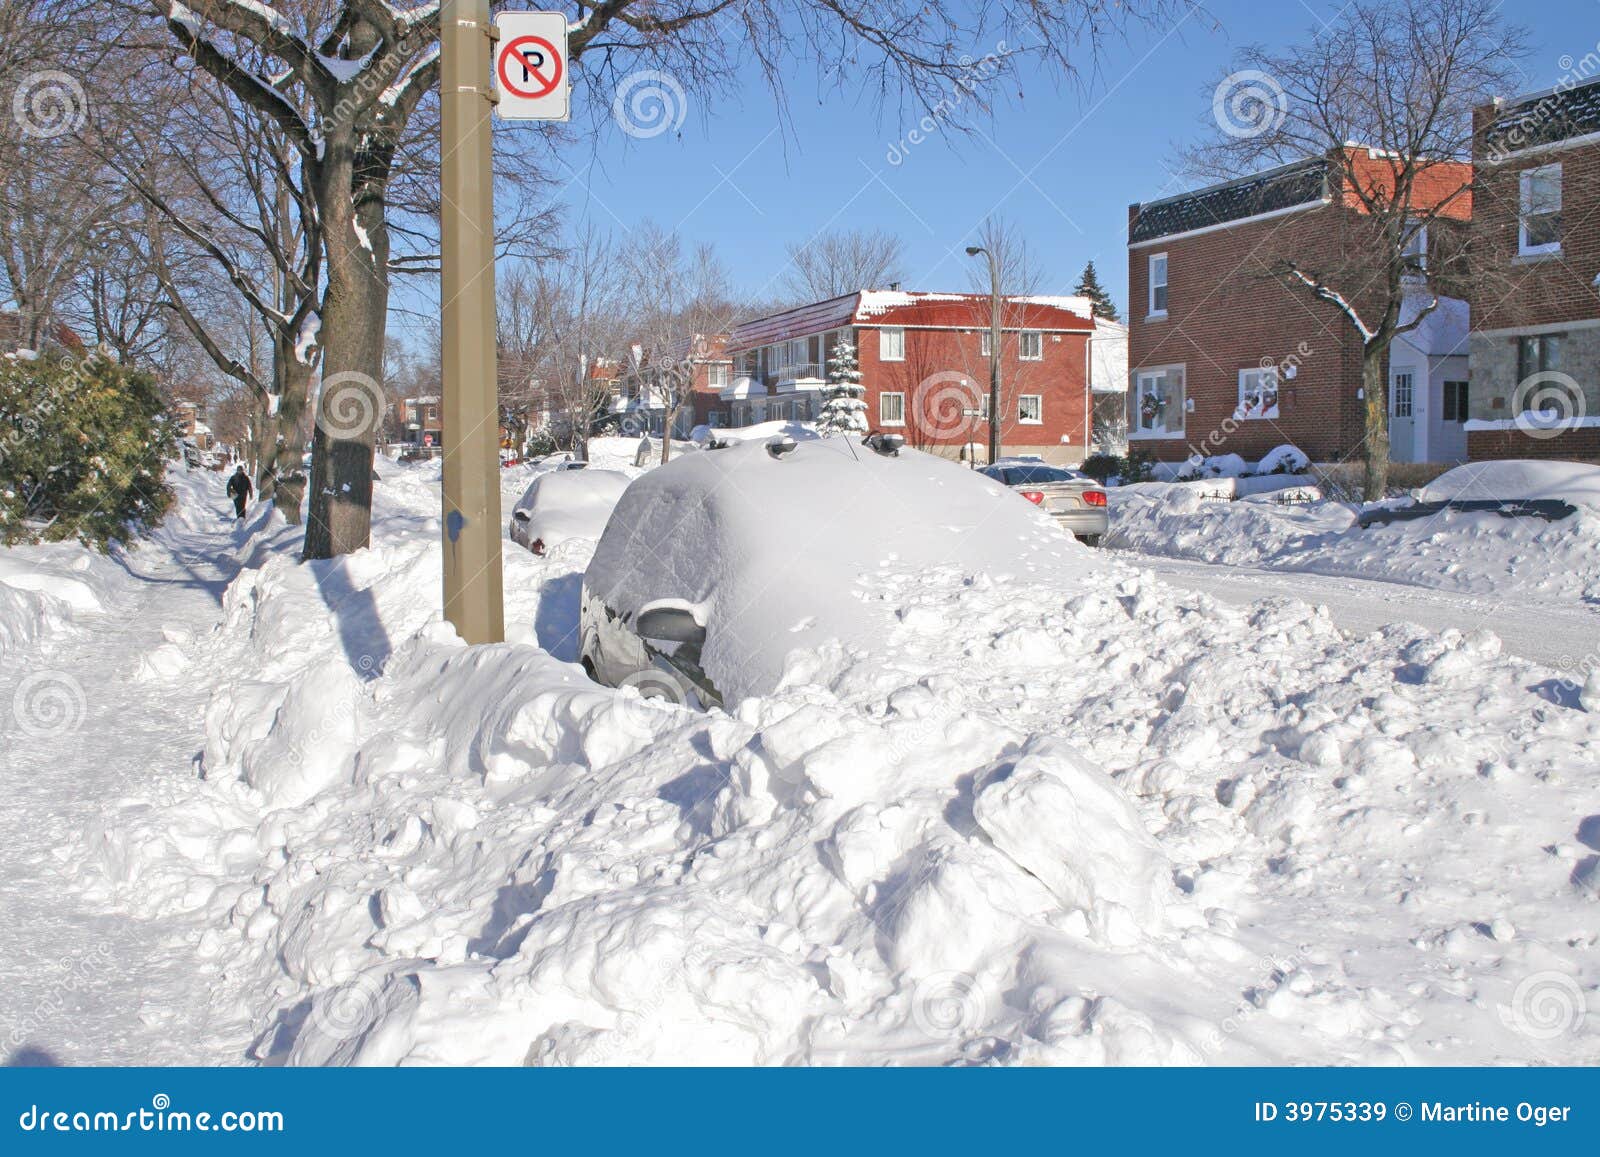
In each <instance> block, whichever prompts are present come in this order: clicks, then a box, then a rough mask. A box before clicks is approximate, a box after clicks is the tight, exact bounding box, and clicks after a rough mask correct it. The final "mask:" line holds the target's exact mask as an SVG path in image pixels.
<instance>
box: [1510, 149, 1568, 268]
mask: <svg viewBox="0 0 1600 1157" xmlns="http://www.w3.org/2000/svg"><path fill="white" fill-rule="evenodd" d="M1541 176H1543V177H1552V178H1553V179H1554V181H1555V187H1556V203H1555V208H1554V209H1553V210H1547V211H1546V213H1554V214H1555V216H1556V217H1558V218H1559V217H1560V216H1561V211H1562V202H1563V196H1562V193H1563V189H1562V175H1561V163H1560V162H1559V161H1558V162H1556V163H1555V164H1553V165H1540V166H1539V167H1538V168H1536V169H1524V170H1522V172H1520V173H1518V174H1517V256H1519V257H1543V256H1546V255H1548V254H1552V253H1560V252H1561V238H1560V237H1557V238H1556V239H1555V240H1554V241H1547V242H1545V243H1543V244H1541V245H1530V244H1529V243H1528V218H1529V217H1530V216H1532V215H1533V214H1532V210H1533V203H1532V202H1533V182H1534V180H1535V179H1536V178H1538V177H1541ZM1545 215H1546V214H1540V216H1545ZM1558 231H1559V230H1558Z"/></svg>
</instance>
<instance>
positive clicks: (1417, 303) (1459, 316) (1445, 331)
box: [1400, 293, 1472, 357]
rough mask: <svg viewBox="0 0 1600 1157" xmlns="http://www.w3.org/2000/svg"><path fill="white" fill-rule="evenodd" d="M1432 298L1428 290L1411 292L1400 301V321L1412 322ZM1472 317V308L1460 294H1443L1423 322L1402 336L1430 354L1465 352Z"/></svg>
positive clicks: (1444, 354)
mask: <svg viewBox="0 0 1600 1157" xmlns="http://www.w3.org/2000/svg"><path fill="white" fill-rule="evenodd" d="M1431 300H1432V298H1431V296H1430V295H1428V294H1425V293H1416V294H1408V295H1407V296H1406V298H1405V300H1404V301H1402V302H1401V303H1400V324H1402V325H1409V324H1410V323H1411V321H1412V320H1414V319H1415V318H1416V316H1417V314H1418V313H1419V312H1421V310H1422V308H1423V307H1424V306H1425V305H1427V304H1428V302H1429V301H1431ZM1471 320H1472V310H1471V307H1470V306H1468V304H1467V303H1466V302H1465V301H1462V300H1461V299H1460V298H1459V297H1441V298H1440V299H1439V304H1438V306H1437V307H1436V308H1435V309H1434V311H1433V312H1432V313H1430V314H1429V315H1428V316H1427V317H1425V318H1423V319H1422V324H1421V325H1419V326H1417V328H1416V329H1414V330H1412V331H1411V332H1410V333H1408V334H1405V335H1403V336H1402V337H1401V338H1400V340H1401V341H1403V342H1405V343H1406V344H1408V345H1410V346H1411V347H1412V348H1414V349H1416V350H1417V351H1418V352H1420V353H1422V354H1425V355H1427V356H1428V357H1449V356H1451V355H1452V354H1465V353H1466V352H1467V332H1468V330H1470V329H1471Z"/></svg>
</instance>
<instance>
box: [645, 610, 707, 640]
mask: <svg viewBox="0 0 1600 1157" xmlns="http://www.w3.org/2000/svg"><path fill="white" fill-rule="evenodd" d="M634 630H635V631H637V632H638V634H639V637H640V638H643V639H655V640H656V641H658V642H663V643H695V644H700V643H704V642H705V641H706V629H705V628H704V627H702V626H701V625H700V624H699V623H697V622H695V618H694V615H693V614H691V613H690V612H688V611H686V610H684V609H683V608H682V607H651V608H650V609H648V610H644V611H640V612H639V618H638V621H637V622H635V623H634Z"/></svg>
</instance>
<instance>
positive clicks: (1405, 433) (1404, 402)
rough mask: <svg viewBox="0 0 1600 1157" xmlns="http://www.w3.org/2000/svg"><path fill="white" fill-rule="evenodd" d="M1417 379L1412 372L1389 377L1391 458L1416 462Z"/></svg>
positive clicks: (1407, 371) (1398, 460)
mask: <svg viewBox="0 0 1600 1157" xmlns="http://www.w3.org/2000/svg"><path fill="white" fill-rule="evenodd" d="M1416 384H1417V379H1416V375H1415V374H1414V373H1413V372H1412V371H1410V370H1396V371H1395V372H1394V373H1392V374H1390V375H1389V458H1390V460H1391V461H1395V462H1415V461H1416V460H1417V458H1416V444H1417V419H1416V407H1417V389H1416Z"/></svg>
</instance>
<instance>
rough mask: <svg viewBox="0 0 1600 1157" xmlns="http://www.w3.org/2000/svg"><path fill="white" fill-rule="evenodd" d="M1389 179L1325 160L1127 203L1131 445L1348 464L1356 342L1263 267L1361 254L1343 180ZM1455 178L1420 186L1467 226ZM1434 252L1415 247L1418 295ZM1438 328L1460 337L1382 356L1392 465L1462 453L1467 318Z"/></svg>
mask: <svg viewBox="0 0 1600 1157" xmlns="http://www.w3.org/2000/svg"><path fill="white" fill-rule="evenodd" d="M1386 166H1387V162H1386V161H1385V160H1383V159H1382V158H1381V157H1380V156H1378V155H1376V154H1372V153H1370V152H1369V151H1368V150H1366V149H1361V148H1347V149H1342V150H1333V151H1331V152H1330V153H1329V154H1327V155H1325V156H1319V157H1311V158H1308V159H1306V160H1303V161H1298V162H1295V163H1294V164H1290V165H1285V166H1282V167H1279V168H1275V169H1270V170H1267V171H1265V172H1261V173H1256V174H1252V175H1250V176H1247V177H1243V178H1239V179H1237V180H1233V181H1228V182H1224V183H1222V184H1217V185H1211V186H1208V187H1206V188H1202V189H1196V190H1194V191H1192V192H1187V193H1182V194H1179V195H1177V196H1174V197H1167V198H1164V199H1162V200H1159V201H1150V202H1146V203H1142V204H1135V205H1131V206H1129V210H1128V297H1129V303H1130V304H1129V310H1128V313H1129V318H1128V335H1129V339H1128V344H1129V349H1128V360H1129V378H1130V383H1129V385H1130V389H1129V395H1128V437H1129V444H1130V446H1132V447H1134V448H1142V449H1144V450H1146V451H1148V452H1151V453H1153V454H1154V456H1155V457H1156V459H1157V460H1159V461H1165V462H1181V461H1184V460H1187V459H1190V458H1194V457H1196V456H1198V457H1209V456H1212V455H1219V454H1230V453H1231V454H1238V455H1240V456H1241V457H1243V458H1246V459H1250V460H1254V459H1258V458H1260V457H1261V456H1263V455H1264V454H1266V453H1267V452H1268V451H1270V450H1272V449H1273V448H1275V447H1277V446H1280V445H1283V444H1285V443H1292V444H1293V445H1296V446H1298V447H1300V448H1301V449H1302V450H1304V451H1305V452H1306V453H1307V454H1309V455H1310V456H1311V457H1312V458H1313V459H1315V460H1317V461H1324V462H1332V461H1340V460H1343V459H1348V458H1353V457H1357V456H1359V454H1360V452H1361V447H1362V439H1363V433H1364V417H1363V407H1364V403H1363V400H1362V382H1361V345H1362V343H1361V335H1360V334H1359V333H1358V332H1357V330H1356V328H1355V327H1354V326H1353V325H1352V324H1351V323H1350V321H1349V319H1348V318H1346V317H1345V315H1344V313H1343V312H1342V311H1341V310H1340V309H1339V308H1338V307H1337V306H1335V305H1333V304H1332V303H1329V302H1322V301H1317V300H1315V299H1314V298H1313V297H1312V296H1311V295H1310V294H1309V293H1308V292H1306V291H1305V290H1303V289H1301V288H1298V287H1293V288H1292V287H1290V286H1288V285H1286V284H1285V283H1284V282H1283V280H1282V279H1281V278H1280V277H1279V276H1278V275H1277V273H1276V272H1275V271H1274V266H1275V263H1276V262H1277V261H1279V260H1281V259H1283V258H1284V257H1286V256H1292V257H1294V258H1295V259H1296V260H1297V261H1298V262H1299V263H1300V264H1301V266H1302V267H1306V268H1317V267H1323V268H1327V267H1338V266H1341V265H1345V266H1347V265H1349V264H1350V263H1351V259H1352V254H1355V253H1358V252H1359V250H1358V249H1357V248H1356V247H1357V246H1358V245H1361V244H1362V243H1363V242H1362V216H1363V211H1362V208H1361V206H1360V204H1359V202H1358V200H1357V198H1356V197H1355V194H1354V192H1353V191H1352V187H1351V186H1350V185H1349V184H1348V182H1350V181H1351V180H1361V179H1371V178H1372V177H1373V176H1375V175H1377V173H1378V172H1379V171H1380V170H1381V169H1382V168H1384V167H1386ZM1468 181H1469V170H1468V168H1467V166H1465V165H1463V164H1454V163H1441V164H1439V165H1437V166H1434V168H1433V170H1432V171H1431V172H1428V173H1424V174H1422V179H1420V180H1419V182H1418V187H1419V191H1420V192H1421V193H1422V195H1423V196H1431V197H1435V198H1437V199H1438V200H1437V201H1436V202H1435V203H1439V204H1444V205H1447V208H1446V210H1445V213H1446V216H1447V217H1448V218H1450V219H1451V222H1452V223H1459V224H1460V226H1461V227H1463V228H1464V226H1465V222H1466V221H1468V220H1470V218H1471V213H1472V207H1471V201H1470V199H1469V198H1465V197H1457V198H1456V199H1455V200H1454V201H1447V200H1446V199H1447V198H1448V197H1449V196H1450V194H1451V193H1452V192H1458V191H1459V190H1460V189H1461V188H1462V187H1463V186H1465V185H1466V184H1468ZM1440 240H1441V239H1440V238H1437V237H1428V236H1427V232H1426V231H1424V232H1423V233H1422V234H1421V235H1420V236H1419V240H1418V246H1417V248H1418V252H1417V254H1416V262H1417V268H1418V274H1417V276H1418V283H1417V287H1418V290H1419V292H1420V291H1421V290H1422V289H1423V288H1424V285H1425V276H1426V274H1425V270H1426V267H1427V264H1428V254H1429V250H1430V247H1431V246H1433V245H1436V244H1438V243H1439V242H1440ZM1354 301H1355V304H1356V306H1357V308H1358V309H1360V310H1361V311H1362V312H1363V313H1367V314H1369V315H1370V313H1371V312H1372V306H1371V303H1369V302H1364V301H1363V299H1362V297H1361V296H1360V295H1359V294H1358V295H1356V296H1355V299H1354ZM1452 304H1453V306H1457V307H1459V306H1460V303H1459V302H1453V303H1452ZM1449 316H1450V317H1452V318H1459V319H1461V326H1459V327H1456V328H1460V329H1461V331H1462V332H1461V333H1460V334H1454V333H1453V331H1452V332H1451V333H1448V334H1445V335H1444V336H1441V331H1442V330H1444V329H1446V328H1448V327H1443V326H1441V325H1438V324H1435V325H1430V326H1428V327H1427V328H1426V330H1425V331H1424V332H1419V334H1418V335H1417V336H1416V337H1415V338H1414V339H1410V340H1408V339H1401V340H1400V341H1397V343H1396V345H1395V347H1394V349H1393V350H1392V351H1391V366H1390V367H1389V370H1390V372H1389V374H1388V377H1389V380H1390V392H1391V398H1390V405H1391V415H1393V416H1392V417H1391V422H1390V427H1391V439H1392V441H1393V442H1394V445H1395V451H1394V457H1395V458H1396V459H1397V460H1399V461H1407V460H1422V459H1423V458H1425V457H1429V456H1433V457H1438V458H1440V459H1441V460H1450V459H1451V458H1459V457H1461V456H1463V455H1464V443H1463V442H1462V440H1461V437H1460V429H1459V427H1460V424H1461V422H1462V421H1463V420H1464V418H1465V414H1464V413H1462V414H1460V416H1459V417H1458V416H1456V415H1457V411H1458V409H1459V407H1458V406H1456V405H1452V404H1451V403H1455V402H1459V400H1460V395H1461V394H1462V393H1464V392H1465V389H1466V387H1465V385H1464V383H1463V379H1464V378H1465V377H1466V358H1465V348H1464V342H1465V329H1464V327H1465V320H1464V319H1465V311H1464V308H1452V309H1451V310H1450V311H1449ZM1458 345H1459V346H1461V347H1462V348H1460V349H1456V348H1455V346H1458ZM1402 362H1403V363H1404V364H1403V365H1402V364H1401V363H1402ZM1447 415H1449V417H1447ZM1452 435H1453V436H1454V440H1453V441H1452V440H1451V436H1452ZM1441 447H1443V448H1447V449H1446V452H1444V453H1440V452H1439V449H1440V448H1441Z"/></svg>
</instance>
